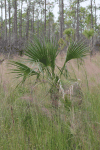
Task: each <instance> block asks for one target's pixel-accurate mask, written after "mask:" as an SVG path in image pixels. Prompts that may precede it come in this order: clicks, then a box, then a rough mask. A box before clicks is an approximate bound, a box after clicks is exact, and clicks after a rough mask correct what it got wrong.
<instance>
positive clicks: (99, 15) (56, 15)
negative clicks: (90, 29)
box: [53, 0, 100, 22]
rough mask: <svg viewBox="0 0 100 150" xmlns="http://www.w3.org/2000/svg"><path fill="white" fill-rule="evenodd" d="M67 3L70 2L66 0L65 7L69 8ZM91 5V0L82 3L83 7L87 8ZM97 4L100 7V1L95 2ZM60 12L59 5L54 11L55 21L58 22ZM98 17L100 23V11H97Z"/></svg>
mask: <svg viewBox="0 0 100 150" xmlns="http://www.w3.org/2000/svg"><path fill="white" fill-rule="evenodd" d="M67 1H68V0H64V4H65V7H67V4H68V2H67ZM90 3H91V0H87V1H86V2H82V3H81V6H82V7H86V6H88V5H90ZM95 3H96V6H100V0H95ZM93 5H94V0H93ZM58 12H59V7H58V4H56V5H55V7H54V10H53V13H54V14H55V20H57V18H58ZM97 15H98V22H100V10H98V11H97Z"/></svg>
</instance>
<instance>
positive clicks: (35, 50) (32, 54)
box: [10, 37, 88, 91]
mask: <svg viewBox="0 0 100 150" xmlns="http://www.w3.org/2000/svg"><path fill="white" fill-rule="evenodd" d="M58 53H59V51H58V45H57V44H56V42H55V41H53V40H52V41H49V40H47V39H43V40H39V39H38V38H36V37H34V40H33V42H32V43H30V44H29V46H28V47H27V48H26V51H25V55H26V56H27V57H28V59H27V61H28V62H30V63H35V64H37V69H33V68H30V67H28V66H27V65H25V64H23V63H20V62H15V61H11V62H10V63H11V64H12V65H14V66H16V68H15V69H13V71H12V73H17V77H18V78H19V77H23V79H22V82H24V81H25V80H26V78H28V77H30V76H33V75H35V76H37V79H38V78H39V77H40V76H42V78H44V76H45V77H47V78H48V79H47V80H48V81H49V83H50V85H51V89H52V87H55V88H56V87H57V86H58V81H59V79H60V78H61V76H62V75H64V74H63V72H64V71H65V65H66V63H67V62H68V61H69V60H71V59H80V58H83V57H84V56H86V55H87V53H88V47H87V46H86V45H84V43H83V42H81V41H78V42H75V41H72V42H71V43H70V45H69V47H68V49H67V52H66V59H65V61H64V64H63V66H62V68H59V67H58V66H57V64H56V57H57V55H58ZM55 67H57V68H58V69H59V72H58V73H56V69H55ZM54 91H55V90H54Z"/></svg>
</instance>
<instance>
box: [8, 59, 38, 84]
mask: <svg viewBox="0 0 100 150" xmlns="http://www.w3.org/2000/svg"><path fill="white" fill-rule="evenodd" d="M10 64H11V65H13V66H15V67H16V69H11V70H12V71H11V73H16V74H17V76H16V78H20V77H23V81H22V82H24V81H25V80H26V78H27V77H30V76H33V75H36V76H37V77H39V75H40V74H39V73H38V72H36V71H35V70H33V69H31V68H29V67H28V66H26V65H24V64H22V63H19V62H15V61H11V62H10Z"/></svg>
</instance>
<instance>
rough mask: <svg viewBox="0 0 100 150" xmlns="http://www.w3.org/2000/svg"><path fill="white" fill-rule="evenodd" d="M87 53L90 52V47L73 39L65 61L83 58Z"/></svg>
mask: <svg viewBox="0 0 100 150" xmlns="http://www.w3.org/2000/svg"><path fill="white" fill-rule="evenodd" d="M87 53H89V49H88V47H87V46H86V45H85V44H84V43H83V42H81V41H78V42H77V43H76V42H74V41H72V42H71V43H70V45H69V47H68V50H67V55H66V60H65V62H68V61H69V60H71V59H80V58H83V57H84V56H86V55H87Z"/></svg>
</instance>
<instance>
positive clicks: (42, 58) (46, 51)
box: [25, 37, 58, 68]
mask: <svg viewBox="0 0 100 150" xmlns="http://www.w3.org/2000/svg"><path fill="white" fill-rule="evenodd" d="M57 52H58V46H57V45H56V44H55V43H54V42H53V41H49V40H47V39H43V40H41V41H40V40H39V39H37V38H36V37H34V40H33V42H32V43H30V44H29V46H28V47H27V50H26V52H25V55H26V56H28V60H29V61H31V62H39V63H41V64H42V65H44V66H45V67H47V66H50V67H51V68H55V59H56V57H57V54H58V53H57Z"/></svg>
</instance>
